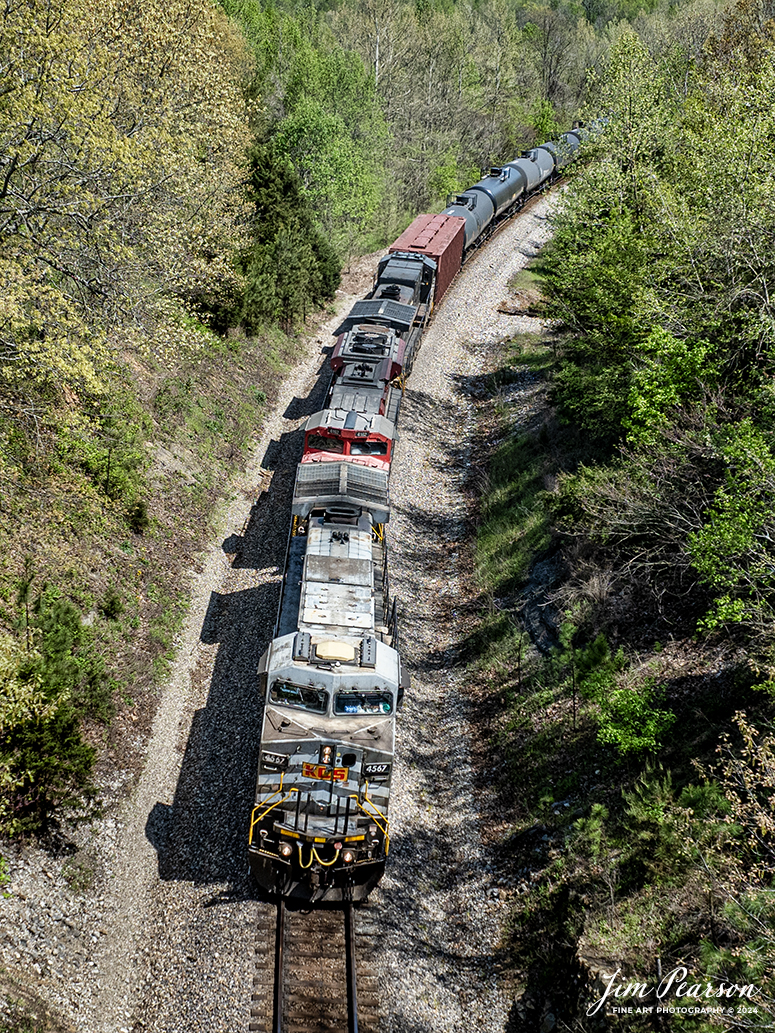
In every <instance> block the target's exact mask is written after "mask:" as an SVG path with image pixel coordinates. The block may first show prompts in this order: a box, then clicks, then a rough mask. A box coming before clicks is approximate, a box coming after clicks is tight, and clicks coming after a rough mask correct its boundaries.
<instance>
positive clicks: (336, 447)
mask: <svg viewBox="0 0 775 1033" xmlns="http://www.w3.org/2000/svg"><path fill="white" fill-rule="evenodd" d="M307 448H320V449H322V450H323V451H324V452H337V453H341V452H343V451H344V445H343V444H342V442H341V441H340V440H339V439H338V438H327V437H324V436H323V435H322V434H310V435H309V437H308V438H307Z"/></svg>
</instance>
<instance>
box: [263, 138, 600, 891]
mask: <svg viewBox="0 0 775 1033" xmlns="http://www.w3.org/2000/svg"><path fill="white" fill-rule="evenodd" d="M583 132H584V131H583V130H573V131H571V132H569V133H566V134H564V135H563V136H562V137H561V138H560V140H559V141H558V142H557V143H545V144H542V145H541V146H540V147H536V148H534V149H533V150H530V151H528V152H527V153H526V154H525V155H524V156H522V157H521V158H517V159H516V160H515V161H512V162H509V163H508V164H507V165H504V166H502V167H500V168H493V169H490V171H489V172H488V173H487V174H486V175H485V176H483V178H482V179H481V180H480V181H479V182H478V183H475V184H474V185H473V186H472V187H470V188H469V189H468V190H466V191H464V192H463V193H461V194H458V195H456V196H455V197H453V198H451V199H450V203H449V205H448V206H447V208H445V210H444V211H443V212H442V213H440V214H433V215H420V216H418V217H417V219H415V221H414V222H413V223H412V224H411V226H410V227H409V228H408V229H407V230H406V231H405V232H404V233H402V234H401V236H400V237H399V238H398V239H397V240H396V241H395V242H394V243H393V244H392V245H391V247H390V249H389V252H388V254H387V255H385V257H384V258H382V259H381V261H380V262H379V266H378V269H377V275H376V280H375V284H374V287H373V289H372V291H371V292H370V293H369V294H368V296H367V297H366V298H365V299H363V300H362V301H358V302H356V304H355V305H354V307H353V309H352V311H351V312H350V313H349V315H348V316H347V318H346V319H345V320H344V321H343V322H342V324H341V325H340V326H339V327H338V328H337V330H336V333H335V336H336V346H335V348H334V351H333V354H332V356H331V385H330V388H329V391H328V396H327V399H326V407H325V408H324V409H323V410H321V411H320V412H317V413H315V414H314V415H313V416H310V417H309V419H308V420H307V421H306V424H305V426H304V452H303V456H302V459H301V462H300V463H299V466H298V469H297V474H296V481H295V485H294V493H293V503H292V524H291V529H290V535H289V543H288V551H287V556H286V562H285V572H284V580H283V588H282V595H281V599H280V606H279V612H278V618H277V625H276V627H275V637H274V638H273V640H272V642H271V643H270V645H269V648H268V649H267V650H266V652H265V653H264V655H263V656H262V657H261V660H260V662H259V669H258V673H259V686H260V691H261V695H262V698H263V701H264V717H263V726H262V732H261V748H260V760H259V770H258V782H257V786H256V799H255V806H254V808H253V812H252V816H251V821H250V835H249V846H248V856H249V859H250V866H251V870H252V872H253V875H254V877H255V879H256V881H257V882H258V884H259V885H260V886H261V887H263V888H264V889H266V890H268V891H269V892H271V893H276V894H278V895H280V896H281V897H283V898H285V897H295V898H300V899H303V900H307V901H316V902H323V901H326V902H328V901H358V900H363V899H365V897H366V896H367V895H368V893H369V892H370V890H371V889H372V888H373V887H374V886H375V885H376V883H377V882H378V881H379V879H380V877H381V875H382V873H383V871H384V867H385V861H386V858H387V855H388V851H389V849H390V825H389V821H388V805H389V801H390V786H391V774H392V767H393V758H394V753H395V734H396V713H397V711H398V710H399V709H400V707H401V700H402V698H403V695H404V692H405V690H406V689H407V688H408V687H409V679H408V677H407V674H406V672H405V670H404V668H403V666H402V663H401V657H400V653H399V641H398V628H397V617H396V604H395V600H393V599H392V598H391V595H390V592H389V582H388V569H387V559H388V552H387V533H386V526H385V525H386V524H387V523H388V520H389V517H390V505H389V499H388V475H389V471H390V461H391V457H392V451H393V447H394V444H395V440H396V425H397V422H398V416H399V410H400V405H401V399H402V397H403V393H404V387H405V383H406V378H407V376H408V375H409V372H410V370H411V368H412V361H413V358H414V356H415V354H416V351H417V348H418V346H419V342H420V338H421V336H422V332H423V329H424V328H425V326H426V324H427V322H428V319H429V318H430V315H431V313H432V311H433V308H434V306H435V305H437V304H438V302H439V301H440V300H441V298H442V297H443V295H444V293H445V292H446V290H447V288H448V287H449V285H450V283H451V282H452V280H453V279H454V277H455V275H456V274H457V272H458V270H459V269H460V267H461V265H462V263H463V261H464V260H465V257H466V255H467V254H469V253H470V251H471V249H472V248H473V247H475V246H476V245H478V244H479V243H481V242H482V240H483V239H485V238H486V237H487V236H488V235H489V233H490V231H491V230H492V228H493V227H494V226H495V225H496V224H497V223H498V222H499V221H500V220H502V219H505V218H508V217H509V216H510V215H511V214H512V213H513V212H514V211H515V210H517V208H518V207H520V206H521V204H522V203H523V201H524V200H525V199H526V198H527V197H529V196H530V195H531V194H532V193H534V192H535V191H536V190H538V189H539V188H540V187H542V186H543V185H544V184H546V182H547V181H548V180H550V179H551V178H552V176H553V175H554V174H555V173H556V172H557V171H558V170H559V169H560V168H561V167H562V166H563V165H565V164H566V162H568V161H570V160H571V159H572V158H573V157H574V155H575V153H576V151H577V150H578V148H579V146H580V143H581V141H582V138H583V137H582V134H583Z"/></svg>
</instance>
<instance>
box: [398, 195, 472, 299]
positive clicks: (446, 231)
mask: <svg viewBox="0 0 775 1033" xmlns="http://www.w3.org/2000/svg"><path fill="white" fill-rule="evenodd" d="M465 225H466V223H465V219H461V218H460V217H459V216H457V215H418V216H417V218H416V219H415V220H414V222H413V223H412V224H411V226H408V227H407V228H406V229H405V230H404V232H403V233H402V234H401V236H400V237H399V238H398V240H396V241H394V242H393V243H392V244H391V245H390V249H389V250H390V253H391V254H394V253H395V252H397V251H403V252H412V251H413V252H414V253H415V254H419V255H426V256H427V257H428V258H431V259H433V261H434V262H435V263H436V295H435V298H434V304H438V303H439V301H440V300H441V298H442V297H443V296H444V292H445V291H446V289H447V287H449V285H450V284H451V283H452V281H453V279H454V278H455V274H456V273H457V271H458V269H459V268H460V266H461V264H462V261H463V244H464V242H465V236H466V234H465Z"/></svg>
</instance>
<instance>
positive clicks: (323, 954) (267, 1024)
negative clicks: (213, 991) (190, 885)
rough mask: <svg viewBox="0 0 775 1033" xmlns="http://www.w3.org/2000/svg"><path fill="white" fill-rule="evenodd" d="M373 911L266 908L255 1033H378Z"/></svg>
mask: <svg viewBox="0 0 775 1033" xmlns="http://www.w3.org/2000/svg"><path fill="white" fill-rule="evenodd" d="M377 936H378V928H377V923H376V916H375V913H374V909H373V908H371V907H369V906H368V905H364V906H361V907H358V908H355V907H353V906H352V905H344V907H341V908H337V909H331V908H329V909H322V908H321V909H315V910H311V911H298V910H291V909H289V908H287V907H286V905H285V903H284V902H281V903H279V904H278V905H277V906H275V907H273V906H272V905H269V904H265V905H260V913H259V917H258V937H257V941H256V948H255V970H254V975H253V999H252V1004H251V1009H250V1023H249V1026H248V1029H249V1030H251V1031H255V1033H379V1030H380V998H379V983H378V979H377V975H376V972H375V970H374V957H375V948H376V943H377Z"/></svg>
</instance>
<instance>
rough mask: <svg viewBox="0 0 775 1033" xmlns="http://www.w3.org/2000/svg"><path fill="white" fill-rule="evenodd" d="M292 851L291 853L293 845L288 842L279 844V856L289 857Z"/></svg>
mask: <svg viewBox="0 0 775 1033" xmlns="http://www.w3.org/2000/svg"><path fill="white" fill-rule="evenodd" d="M292 853H293V847H292V846H291V844H290V843H281V844H280V857H285V858H286V859H287V858H289V857H290V856H291V854H292Z"/></svg>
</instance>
